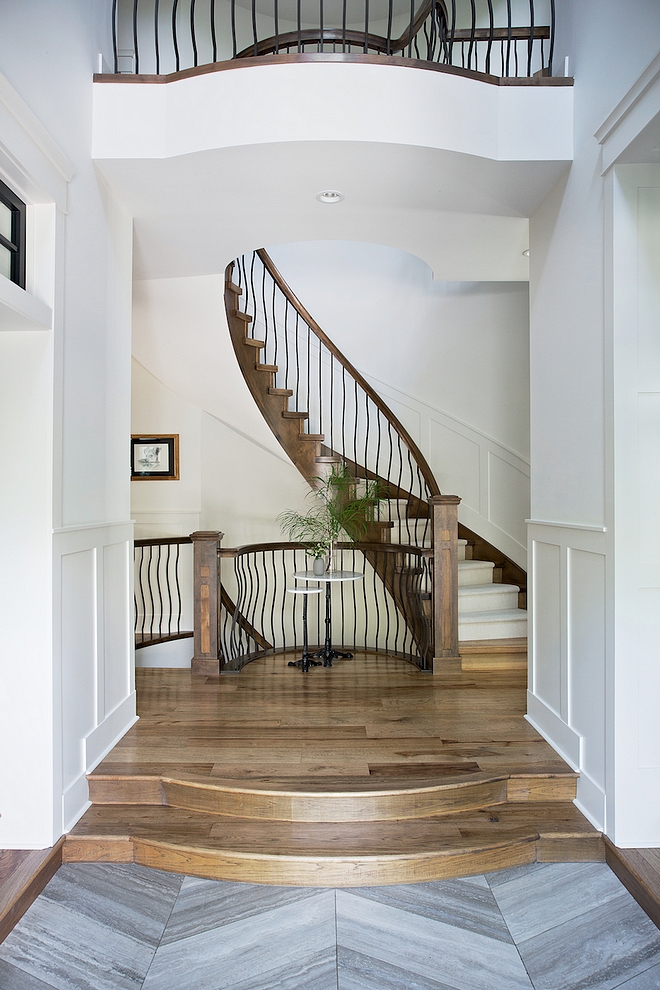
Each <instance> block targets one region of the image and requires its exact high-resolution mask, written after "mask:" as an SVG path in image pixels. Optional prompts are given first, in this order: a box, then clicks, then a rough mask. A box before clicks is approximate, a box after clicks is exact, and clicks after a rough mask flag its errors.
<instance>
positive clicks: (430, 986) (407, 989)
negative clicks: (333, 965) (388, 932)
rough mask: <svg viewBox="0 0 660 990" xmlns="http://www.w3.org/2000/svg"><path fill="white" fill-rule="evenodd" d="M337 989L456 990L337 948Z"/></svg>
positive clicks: (390, 965)
mask: <svg viewBox="0 0 660 990" xmlns="http://www.w3.org/2000/svg"><path fill="white" fill-rule="evenodd" d="M337 974H338V983H337V986H338V990H453V988H452V987H449V986H448V985H447V984H446V983H439V982H438V981H437V980H432V979H431V978H430V977H428V976H418V975H417V974H416V973H411V972H410V971H409V970H407V969H403V968H401V967H400V966H393V965H392V964H391V963H387V962H383V960H382V959H375V958H374V957H373V956H369V955H363V954H362V953H361V952H353V950H352V949H345V948H344V947H343V946H341V945H340V946H338V947H337Z"/></svg>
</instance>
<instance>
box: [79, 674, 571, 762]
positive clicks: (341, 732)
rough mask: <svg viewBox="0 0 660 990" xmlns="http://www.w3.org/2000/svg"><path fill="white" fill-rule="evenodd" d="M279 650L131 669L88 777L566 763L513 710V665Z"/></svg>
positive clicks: (521, 710)
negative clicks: (212, 674)
mask: <svg viewBox="0 0 660 990" xmlns="http://www.w3.org/2000/svg"><path fill="white" fill-rule="evenodd" d="M287 659H288V657H282V656H278V657H268V658H265V659H263V660H256V661H254V662H253V663H251V664H249V665H248V666H247V667H246V668H245V669H244V670H243V671H242V673H241V674H238V675H224V676H222V677H220V678H216V679H212V678H201V677H192V676H191V675H190V672H189V671H185V670H154V669H138V670H137V671H136V680H137V691H138V714H139V716H140V721H139V722H137V723H136V724H135V725H134V726H133V728H132V729H130V731H129V732H128V733H127V734H126V735H125V736H124V738H123V739H122V740H121V741H120V742H119V743H118V745H117V746H116V747H115V748H114V749H113V751H112V752H111V753H110V755H109V756H108V757H106V759H105V760H103V762H102V763H101V764H100V765H99V767H98V768H97V769H96V770H95V772H94V776H96V775H100V774H118V775H131V774H135V773H139V774H145V775H148V774H153V775H160V774H174V773H176V772H187V773H194V774H208V775H211V776H213V775H215V776H219V777H224V778H227V777H236V778H240V779H246V778H251V777H258V778H260V779H264V778H268V777H270V776H277V777H280V776H282V775H285V776H297V777H299V776H305V777H322V776H343V777H345V776H351V777H369V776H373V775H380V776H387V777H396V776H407V775H411V776H425V777H426V776H429V775H437V774H443V773H451V774H456V773H461V772H464V773H468V772H473V771H476V770H482V771H488V772H493V771H506V772H508V773H523V774H524V773H534V774H539V773H544V772H545V773H561V774H564V773H569V774H570V773H571V771H570V768H569V767H568V766H567V765H566V763H565V762H564V761H563V760H561V759H560V758H559V757H558V756H557V754H556V753H555V752H554V750H553V749H552V748H551V747H550V746H549V745H548V744H547V743H546V742H545V740H544V739H542V738H541V737H540V736H539V734H538V733H537V732H536V731H535V730H534V729H533V728H532V727H531V726H530V725H529V724H528V723H527V722H526V721H525V719H524V718H523V716H524V714H525V710H526V708H525V705H526V674H525V672H523V671H520V670H503V671H485V672H484V671H470V672H466V673H455V674H449V675H437V674H436V675H431V674H422V673H420V672H419V671H418V670H417V669H416V668H415V667H413V666H412V665H410V664H408V663H406V662H405V661H403V660H398V659H394V658H391V657H383V656H378V657H376V656H372V655H357V656H356V658H355V659H354V660H352V661H350V660H349V661H336V662H335V666H333V667H332V668H329V669H326V668H320V667H318V668H315V669H313V670H311V671H310V672H309V673H308V674H301V673H300V671H299V670H297V669H294V668H290V667H287V665H286V662H287Z"/></svg>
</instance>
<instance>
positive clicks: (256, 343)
mask: <svg viewBox="0 0 660 990" xmlns="http://www.w3.org/2000/svg"><path fill="white" fill-rule="evenodd" d="M243 343H244V344H246V345H247V346H248V347H258V348H259V349H261V348H262V347H265V346H266V341H265V340H257V338H256V337H246V338H245V340H244V341H243Z"/></svg>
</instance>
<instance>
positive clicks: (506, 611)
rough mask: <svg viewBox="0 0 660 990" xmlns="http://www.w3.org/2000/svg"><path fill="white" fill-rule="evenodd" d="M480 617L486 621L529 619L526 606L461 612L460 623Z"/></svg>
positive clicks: (474, 620)
mask: <svg viewBox="0 0 660 990" xmlns="http://www.w3.org/2000/svg"><path fill="white" fill-rule="evenodd" d="M480 619H483V620H484V622H485V621H486V620H487V621H489V622H508V621H510V620H511V619H527V612H526V611H525V609H524V608H502V609H493V610H491V611H487V610H484V611H479V612H461V613H459V616H458V621H459V623H461V622H478V621H479V620H480Z"/></svg>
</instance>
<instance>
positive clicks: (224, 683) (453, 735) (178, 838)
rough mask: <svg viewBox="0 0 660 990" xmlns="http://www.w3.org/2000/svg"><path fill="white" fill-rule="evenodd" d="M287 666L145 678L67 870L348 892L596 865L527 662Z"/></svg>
mask: <svg viewBox="0 0 660 990" xmlns="http://www.w3.org/2000/svg"><path fill="white" fill-rule="evenodd" d="M288 659H289V657H288V656H277V657H268V658H264V659H262V660H258V661H255V662H253V663H252V664H250V665H249V666H248V667H246V668H245V669H244V670H243V671H242V673H241V674H239V675H225V676H223V677H220V678H219V679H218V678H216V679H213V678H204V677H193V676H192V675H191V674H190V672H189V671H183V670H154V669H141V670H138V671H137V689H138V706H139V707H138V711H139V715H140V720H139V722H138V723H137V724H136V725H135V726H133V728H132V729H131V730H130V731H129V732H128V733H127V734H126V736H125V737H124V738H123V739H122V740H121V741H120V742H119V744H118V745H117V746H116V747H115V748H114V750H113V751H112V752H111V753H110V755H109V756H108V757H107V758H106V759H105V760H104V761H103V762H102V763H101V764H100V765H99V767H97V769H96V770H95V771H94V773H93V774H92V775H91V776H90V797H91V799H92V801H93V806H92V808H91V809H90V810H89V811H88V812H87V813H86V814H85V816H84V817H83V818H82V819H81V821H80V822H79V823H78V825H77V826H76V827H75V828H74V829H73V830H72V832H71V833H70V835H69V836H68V838H67V842H66V844H65V847H64V853H63V855H64V859H65V860H66V861H69V862H71V861H86V860H103V861H106V860H111V861H119V862H130V861H134V862H139V863H142V864H143V865H148V866H157V867H160V868H162V869H170V870H173V871H179V872H186V873H194V874H197V875H199V876H210V877H216V878H220V879H232V880H247V881H252V882H255V881H256V882H262V883H275V884H283V883H284V884H287V883H288V884H315V885H319V886H321V885H344V886H348V885H359V884H365V883H367V884H368V883H371V884H378V883H405V882H411V881H413V880H428V879H439V878H441V877H447V876H461V875H468V874H470V873H478V872H483V871H484V870H494V869H502V868H505V867H509V866H513V865H516V864H522V863H529V862H534V861H535V860H539V861H540V860H544V861H557V860H562V859H563V860H584V859H602V858H603V856H604V848H603V845H602V838H601V836H600V833H598V832H597V831H595V830H594V829H593V828H592V826H591V825H590V824H589V822H587V821H586V819H585V818H584V817H583V816H582V815H581V814H580V813H579V812H578V810H577V809H576V807H575V806H574V805H573V803H572V798H573V797H574V794H575V783H576V774H575V773H574V772H573V771H572V770H571V769H570V767H568V766H567V765H566V764H565V763H564V761H563V760H561V759H560V758H559V757H558V756H557V754H556V753H555V752H554V751H553V750H552V748H551V747H550V746H549V745H548V744H547V743H546V742H545V741H544V740H543V739H542V738H541V737H540V736H539V735H538V733H537V732H536V731H535V730H534V729H533V728H532V727H531V726H530V725H529V724H528V723H527V722H526V721H525V719H524V717H523V716H524V714H525V701H526V676H525V671H524V670H522V669H521V668H520V665H516V666H513V667H511V666H509V665H507V664H504V665H502V664H501V662H499V661H498V658H497V657H494V658H493V665H492V666H493V669H488V668H489V664H488V661H487V659H486V658H482V661H481V663H480V664H479V665H478V669H470V670H467V671H456V672H448V673H444V674H435V675H430V674H422V673H420V672H419V671H418V670H417V669H416V668H415V667H413V666H411V665H409V664H408V663H406V662H405V661H402V660H399V659H396V658H393V657H387V656H374V655H367V654H357V655H356V656H355V658H354V659H353V660H349V661H342V660H339V661H336V662H335V665H334V666H333V667H332V668H330V669H325V668H314V669H312V670H310V671H309V673H308V674H302V673H301V672H300V671H299V670H298V669H295V668H290V667H288V666H287V660H288Z"/></svg>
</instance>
